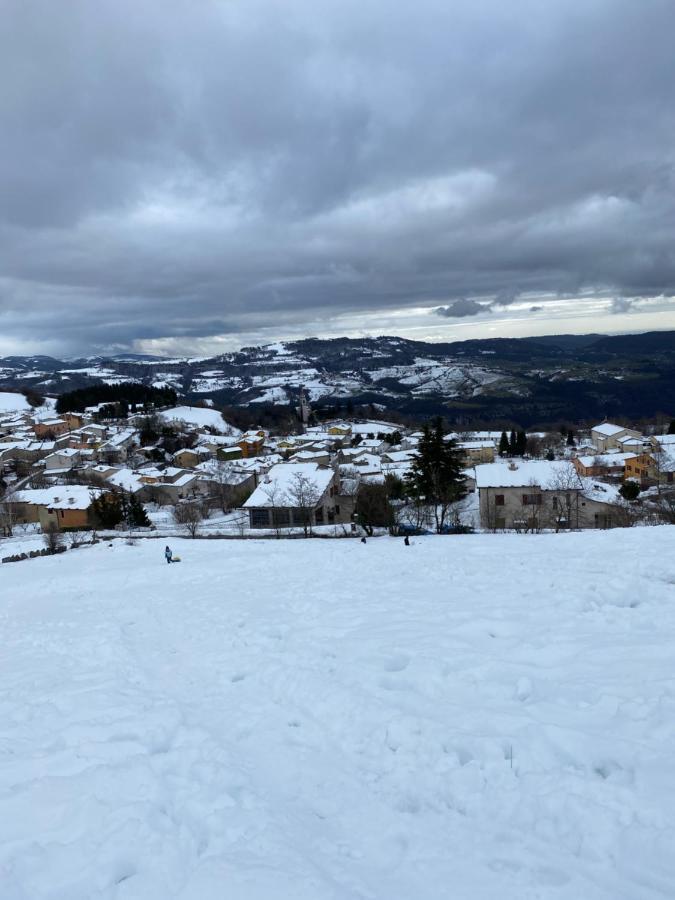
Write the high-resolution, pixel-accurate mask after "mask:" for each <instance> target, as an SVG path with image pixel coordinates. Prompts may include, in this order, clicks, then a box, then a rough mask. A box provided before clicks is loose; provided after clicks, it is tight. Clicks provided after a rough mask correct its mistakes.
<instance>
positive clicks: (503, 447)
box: [499, 431, 509, 456]
mask: <svg viewBox="0 0 675 900" xmlns="http://www.w3.org/2000/svg"><path fill="white" fill-rule="evenodd" d="M499 455H500V456H508V455H509V439H508V437H507V435H506V432H505V431H502V436H501V437H500V438H499Z"/></svg>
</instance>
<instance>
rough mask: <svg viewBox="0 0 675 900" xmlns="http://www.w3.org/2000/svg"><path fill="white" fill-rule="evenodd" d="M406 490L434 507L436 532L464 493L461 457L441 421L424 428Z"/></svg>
mask: <svg viewBox="0 0 675 900" xmlns="http://www.w3.org/2000/svg"><path fill="white" fill-rule="evenodd" d="M407 490H408V493H409V494H411V495H412V496H413V497H415V498H416V499H422V498H423V499H424V500H425V502H426V503H427V504H429V505H430V506H432V507H433V510H434V516H435V519H436V530H437V531H439V532H440V531H441V530H442V529H443V526H444V525H445V522H446V519H447V516H448V513H449V511H450V506H451V504H452V503H455V502H456V501H457V500H460V499H461V498H462V497H463V496H464V494H465V493H466V489H465V487H464V476H463V475H462V457H461V453H460V452H459V451H458V450H457V445H456V442H455V441H454V440H446V439H445V435H444V433H443V420H442V419H441V418H440V417H439V418H437V419H436V420H435V422H434V425H433V428H431V427H429V426H428V425H425V426H424V429H423V433H422V438H421V440H420V442H419V445H418V447H417V453H416V455H415V457H414V458H413V461H412V464H411V467H410V473H409V475H408V478H407Z"/></svg>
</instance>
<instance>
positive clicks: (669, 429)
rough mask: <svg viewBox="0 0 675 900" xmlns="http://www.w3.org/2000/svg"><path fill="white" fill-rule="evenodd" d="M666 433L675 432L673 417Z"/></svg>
mask: <svg viewBox="0 0 675 900" xmlns="http://www.w3.org/2000/svg"><path fill="white" fill-rule="evenodd" d="M668 434H675V419H673V421H672V422H671V423H670V425H669V426H668Z"/></svg>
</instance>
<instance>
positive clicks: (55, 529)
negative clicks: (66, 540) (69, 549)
mask: <svg viewBox="0 0 675 900" xmlns="http://www.w3.org/2000/svg"><path fill="white" fill-rule="evenodd" d="M42 537H43V540H44V542H45V547H46V548H47V550H49V552H50V553H58V552H59V551H60V550H61V548H62V547H63V535H62V534H61V532H60V531H59V526H58V525H57V524H56V522H50V523H49V525H47V527H46V528H45V530H44V532H43V536H42Z"/></svg>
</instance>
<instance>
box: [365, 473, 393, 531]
mask: <svg viewBox="0 0 675 900" xmlns="http://www.w3.org/2000/svg"><path fill="white" fill-rule="evenodd" d="M356 514H357V521H358V523H359V525H360V526H361V527H362V528H363V529H364V530H365V532H366V534H368V535H372V534H373V531H374V530H375V528H389V529H390V530H391V529H392V528H393V527H394V521H395V516H394V507H393V506H392V505H391V502H390V499H389V489H388V487H387V485H386V484H375V483H372V482H363V483H361V484H360V485H359V491H358V494H357V498H356Z"/></svg>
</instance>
